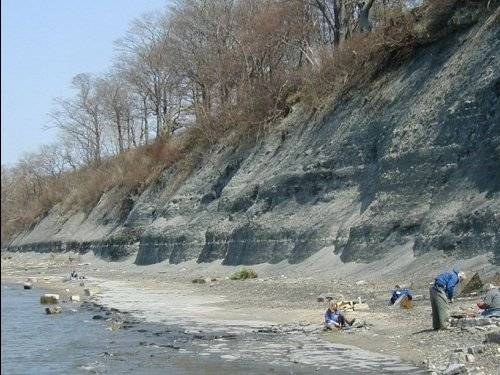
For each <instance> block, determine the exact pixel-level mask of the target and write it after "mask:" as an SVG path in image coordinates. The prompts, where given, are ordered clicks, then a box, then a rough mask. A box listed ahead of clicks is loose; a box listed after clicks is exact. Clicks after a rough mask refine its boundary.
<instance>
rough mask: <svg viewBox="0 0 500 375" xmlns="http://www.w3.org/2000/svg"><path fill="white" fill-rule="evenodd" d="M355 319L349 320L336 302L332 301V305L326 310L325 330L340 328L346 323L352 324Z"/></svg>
mask: <svg viewBox="0 0 500 375" xmlns="http://www.w3.org/2000/svg"><path fill="white" fill-rule="evenodd" d="M354 321H355V319H352V320H350V321H349V320H347V319H346V318H345V316H344V314H342V312H341V311H340V310H339V309H338V306H337V304H336V303H335V302H333V301H330V305H329V307H328V309H327V310H326V312H325V323H324V324H325V330H327V329H333V328H334V327H335V328H338V329H342V328H343V327H345V326H346V325H352V324H353V323H354Z"/></svg>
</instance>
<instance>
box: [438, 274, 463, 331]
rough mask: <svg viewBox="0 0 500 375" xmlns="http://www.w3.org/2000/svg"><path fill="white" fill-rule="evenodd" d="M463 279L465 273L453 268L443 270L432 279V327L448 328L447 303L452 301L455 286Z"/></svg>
mask: <svg viewBox="0 0 500 375" xmlns="http://www.w3.org/2000/svg"><path fill="white" fill-rule="evenodd" d="M463 280H465V274H464V273H463V272H460V271H459V270H457V269H456V268H454V269H453V270H452V271H451V272H443V273H441V274H439V275H438V276H437V277H436V279H435V280H434V284H433V285H432V286H431V289H430V299H431V307H432V328H434V329H435V330H437V329H449V326H448V319H449V312H448V304H449V303H452V302H453V293H454V290H455V288H456V286H457V285H458V284H459V283H460V282H462V281H463Z"/></svg>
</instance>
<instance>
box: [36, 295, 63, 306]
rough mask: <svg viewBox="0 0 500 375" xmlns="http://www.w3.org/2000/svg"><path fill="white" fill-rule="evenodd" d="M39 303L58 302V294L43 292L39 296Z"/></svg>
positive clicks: (51, 303)
mask: <svg viewBox="0 0 500 375" xmlns="http://www.w3.org/2000/svg"><path fill="white" fill-rule="evenodd" d="M40 303H41V304H44V305H55V304H57V303H59V294H44V295H43V296H41V297H40Z"/></svg>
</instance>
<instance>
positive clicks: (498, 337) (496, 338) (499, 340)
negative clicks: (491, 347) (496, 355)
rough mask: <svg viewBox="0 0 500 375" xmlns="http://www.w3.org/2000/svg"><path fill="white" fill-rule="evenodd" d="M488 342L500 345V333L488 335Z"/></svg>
mask: <svg viewBox="0 0 500 375" xmlns="http://www.w3.org/2000/svg"><path fill="white" fill-rule="evenodd" d="M486 342H492V343H495V344H500V332H491V333H487V334H486Z"/></svg>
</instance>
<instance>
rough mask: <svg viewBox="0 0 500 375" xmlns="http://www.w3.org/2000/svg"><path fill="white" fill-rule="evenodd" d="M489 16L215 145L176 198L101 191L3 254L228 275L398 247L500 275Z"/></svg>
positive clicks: (165, 190) (498, 81)
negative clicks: (248, 134)
mask: <svg viewBox="0 0 500 375" xmlns="http://www.w3.org/2000/svg"><path fill="white" fill-rule="evenodd" d="M497 13H498V11H497ZM497 17H498V15H497ZM494 18H495V15H491V16H490V18H489V19H488V18H485V19H484V20H483V21H480V22H479V23H477V24H476V25H474V26H471V27H468V28H464V29H463V30H462V31H460V32H456V33H453V34H452V35H450V36H448V37H446V38H445V39H443V40H441V41H440V42H437V43H435V44H433V45H431V46H427V47H425V48H421V49H419V50H418V51H416V55H415V57H414V58H413V60H412V61H411V62H410V63H409V64H407V65H405V66H403V67H401V68H399V69H397V70H394V71H390V72H386V73H385V74H384V75H383V76H381V77H379V78H378V79H377V80H375V82H373V83H372V84H371V85H370V86H369V87H367V88H366V89H365V90H359V91H357V92H353V93H351V94H350V95H348V96H346V97H344V98H343V99H341V100H338V101H337V102H336V104H335V107H334V108H332V109H331V110H330V111H328V112H326V113H323V114H319V113H316V114H310V113H308V112H307V111H304V110H302V109H301V108H300V106H296V107H294V108H293V110H292V111H291V113H290V114H289V115H288V117H287V118H286V119H284V120H283V121H282V122H281V123H279V124H277V125H276V127H275V128H274V129H273V130H271V131H270V133H269V134H268V135H266V137H263V138H262V139H261V140H258V141H257V142H256V144H255V145H253V146H251V147H250V146H247V147H230V146H219V147H218V148H217V149H214V150H212V151H211V152H210V153H208V154H207V155H206V158H205V159H204V160H203V161H201V162H200V165H199V166H198V168H197V169H196V170H195V171H194V172H193V173H192V174H191V175H190V176H189V177H188V178H187V179H186V180H185V181H183V183H182V184H181V185H180V186H178V188H177V189H175V190H174V189H172V186H174V185H176V183H177V180H176V176H175V170H169V171H166V172H165V173H164V174H163V175H162V177H161V178H160V180H159V181H158V182H156V183H155V184H153V185H151V186H149V187H148V188H147V189H146V191H145V192H144V193H142V194H141V195H139V196H133V195H131V194H129V193H128V192H124V191H123V190H121V189H120V188H118V187H117V188H114V189H112V190H111V191H109V192H107V193H106V194H104V196H103V197H102V198H101V200H100V201H99V202H98V204H97V205H96V206H95V207H94V209H93V210H92V211H91V212H90V213H89V214H86V213H83V212H78V213H72V214H69V213H67V212H63V211H62V209H61V208H59V207H55V208H54V209H53V210H52V211H51V212H50V213H49V215H47V216H46V217H45V218H44V219H42V220H41V221H40V222H39V223H38V224H37V225H36V226H34V227H33V228H31V230H29V231H27V232H25V233H23V234H21V235H19V236H18V237H17V238H15V239H14V240H13V241H12V243H10V244H9V245H8V248H9V249H10V250H19V251H39V252H47V251H67V250H71V251H79V252H81V253H84V252H88V251H93V252H94V253H95V254H97V255H100V256H102V257H105V258H107V259H110V260H117V259H121V258H123V257H125V256H129V255H133V254H136V264H151V263H156V262H161V261H164V260H168V261H169V262H171V263H179V262H182V261H186V260H192V259H197V261H198V262H210V261H213V260H215V259H223V263H224V264H227V265H235V264H255V263H262V262H269V263H278V262H280V261H283V260H287V261H289V262H290V263H295V262H300V261H303V260H304V259H306V258H307V257H309V256H310V255H312V254H314V253H315V252H317V251H318V250H320V249H322V248H325V247H327V246H329V247H332V249H333V248H334V251H335V253H337V254H340V256H341V259H342V261H344V262H351V261H356V262H370V261H373V260H376V259H379V258H380V256H381V255H383V254H386V253H388V252H390V251H393V250H394V249H397V248H399V247H401V246H410V247H411V248H412V249H413V252H414V253H415V254H416V255H419V254H422V253H426V252H431V251H436V250H441V251H444V252H445V253H447V254H449V255H454V256H457V257H466V258H467V257H472V256H475V255H478V254H481V253H488V252H493V253H494V255H495V256H494V258H493V259H492V262H494V263H496V264H498V263H499V260H500V234H499V233H500V111H499V107H500V106H499V103H500V102H499V97H500V73H499V72H500V63H499V58H498V57H499V55H498V51H500V38H499V36H500V35H499V34H500V32H499V28H498V22H496V23H495V21H494Z"/></svg>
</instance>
